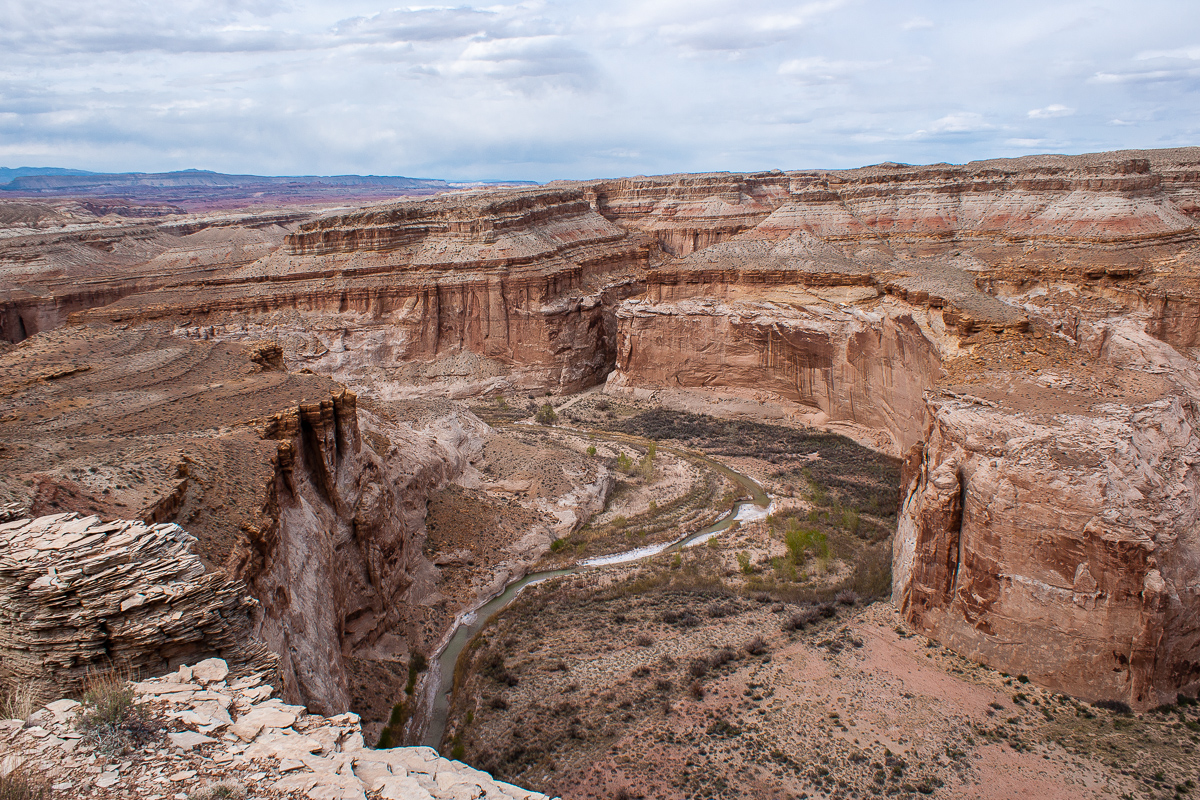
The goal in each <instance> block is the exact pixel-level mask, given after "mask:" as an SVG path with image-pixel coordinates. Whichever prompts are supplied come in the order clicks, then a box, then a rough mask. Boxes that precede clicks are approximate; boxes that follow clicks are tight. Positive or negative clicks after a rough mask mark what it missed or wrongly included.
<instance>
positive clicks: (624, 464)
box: [617, 453, 633, 475]
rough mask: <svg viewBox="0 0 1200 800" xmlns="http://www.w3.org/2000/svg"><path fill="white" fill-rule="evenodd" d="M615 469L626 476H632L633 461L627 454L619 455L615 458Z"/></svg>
mask: <svg viewBox="0 0 1200 800" xmlns="http://www.w3.org/2000/svg"><path fill="white" fill-rule="evenodd" d="M617 469H618V470H619V471H620V472H623V473H625V474H626V475H632V474H633V459H632V458H630V457H629V455H628V454H627V453H621V454H620V455H619V456H617Z"/></svg>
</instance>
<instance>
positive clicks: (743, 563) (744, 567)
mask: <svg viewBox="0 0 1200 800" xmlns="http://www.w3.org/2000/svg"><path fill="white" fill-rule="evenodd" d="M737 560H738V568H739V569H740V570H741V571H742V574H743V575H753V574H754V565H753V564H751V563H750V554H749V553H747V552H746V551H745V550H743V551H742V552H740V553H738V554H737Z"/></svg>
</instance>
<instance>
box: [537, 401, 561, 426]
mask: <svg viewBox="0 0 1200 800" xmlns="http://www.w3.org/2000/svg"><path fill="white" fill-rule="evenodd" d="M533 418H534V420H535V421H536V422H537V424H538V425H553V424H555V423H556V422H558V414H556V413H555V412H554V406H552V405H550V404H549V403H543V404H542V407H541V408H539V409H538V410H537V413H536V414H535V415H534V417H533Z"/></svg>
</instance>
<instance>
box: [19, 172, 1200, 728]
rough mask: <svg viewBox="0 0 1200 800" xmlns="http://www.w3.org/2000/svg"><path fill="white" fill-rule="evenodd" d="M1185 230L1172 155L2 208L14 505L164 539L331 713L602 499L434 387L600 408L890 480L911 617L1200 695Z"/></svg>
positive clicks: (1107, 689) (423, 709) (1188, 222)
mask: <svg viewBox="0 0 1200 800" xmlns="http://www.w3.org/2000/svg"><path fill="white" fill-rule="evenodd" d="M6 208H7V209H8V210H5V209H6ZM18 212H19V213H18ZM0 213H7V214H9V216H10V217H11V218H12V219H16V220H23V219H27V218H28V215H29V213H32V212H28V210H27V209H26V210H25V211H22V210H21V209H15V208H8V207H7V206H6V205H5V204H4V203H2V202H0ZM22 214H25V216H24V217H23V216H21V215H22ZM34 216H36V215H34ZM1198 220H1200V149H1197V148H1185V149H1177V150H1160V151H1125V152H1118V153H1101V154H1092V155H1086V156H1031V157H1027V158H1021V159H1014V160H994V161H984V162H974V163H970V164H966V165H949V164H938V165H931V166H908V165H898V164H883V165H877V166H874V167H867V168H863V169H858V170H802V171H793V172H779V171H775V172H766V173H755V174H729V173H712V174H701V175H670V176H654V177H636V178H627V179H621V180H605V181H583V182H564V183H555V184H551V185H548V186H543V187H537V188H518V189H505V190H491V191H469V192H456V193H447V194H442V195H439V196H437V197H433V198H429V199H422V200H412V201H404V202H399V203H392V204H388V205H382V206H373V207H367V208H361V209H355V210H346V211H342V212H338V213H328V214H323V215H313V214H312V213H311V211H308V210H295V209H293V210H287V209H284V210H273V211H263V212H255V213H239V214H233V213H228V214H215V213H208V214H198V215H190V216H189V215H185V216H181V215H172V216H165V217H162V218H151V217H145V218H140V219H132V220H127V221H125V222H120V223H107V222H106V223H104V224H100V223H88V224H80V223H78V222H73V221H71V220H65V219H64V220H59V221H58V222H55V221H53V220H50V221H49V222H46V221H43V222H42V223H38V224H37V225H36V226H35V225H32V224H28V223H26V222H12V223H9V226H8V227H7V228H6V229H5V230H4V232H3V238H0V271H2V272H3V275H4V287H5V291H4V292H3V293H0V336H2V337H3V339H4V340H6V341H7V342H8V343H9V344H7V345H6V349H5V350H4V352H3V354H2V355H0V376H2V377H3V393H2V396H0V445H2V447H3V450H0V456H3V461H2V462H0V463H2V464H3V470H2V471H0V496H2V497H3V499H5V500H6V501H9V502H12V503H14V504H16V506H17V507H19V508H20V509H21V510H23V511H27V512H31V513H33V514H48V513H55V512H60V511H61V512H65V511H74V512H80V513H84V514H96V515H98V516H100V517H102V518H109V517H120V518H140V519H143V520H145V521H147V522H150V523H164V522H178V523H179V524H180V525H182V526H183V527H184V528H185V529H186V530H187V531H188V532H189V533H191V534H192V535H194V536H196V537H197V539H198V541H197V543H196V551H197V553H198V554H199V555H200V557H201V558H202V559H204V562H205V564H206V565H207V568H208V569H211V570H222V571H224V572H225V573H226V574H227V575H229V576H230V577H232V578H236V579H238V580H242V581H244V582H245V584H246V586H247V587H248V589H247V591H248V592H249V594H250V595H251V596H253V597H254V598H255V599H256V601H257V602H258V603H259V604H260V605H261V613H260V616H259V619H258V622H256V623H255V624H256V625H257V626H258V627H257V628H255V629H254V631H253V633H254V635H255V636H258V637H261V639H262V640H263V641H264V642H265V643H266V644H267V645H268V647H269V648H270V649H271V650H272V651H273V652H275V653H276V654H277V655H278V657H279V658H280V669H281V672H282V675H283V679H282V691H283V694H284V697H285V699H287V700H288V701H289V702H303V703H305V704H306V705H309V706H310V707H312V708H314V709H317V710H322V711H327V712H330V713H334V712H340V711H345V710H347V709H348V707H349V704H350V703H351V702H352V700H353V701H354V702H359V703H369V702H376V704H378V702H377V701H371V700H370V699H369V695H370V694H371V692H370V690H369V687H370V686H372V685H378V684H379V683H380V682H381V681H385V680H387V681H391V684H389V685H391V686H393V687H395V686H400V685H403V683H404V677H405V676H404V675H403V674H400V673H397V674H391V673H389V672H388V670H390V669H392V666H390V665H392V664H394V663H397V661H404V660H409V661H411V654H412V653H415V652H423V653H426V654H430V653H433V652H436V651H437V650H438V649H439V648H440V647H441V646H442V645H443V644H444V643H445V637H446V636H447V635H448V632H449V631H450V630H451V629H452V627H453V623H454V619H455V617H456V616H457V615H459V614H460V613H461V612H464V611H466V610H469V609H470V608H472V607H473V606H474V605H475V604H477V603H478V602H480V601H481V600H483V599H486V598H487V597H488V596H490V594H492V593H494V592H495V591H496V590H497V589H498V588H500V587H502V586H503V585H504V584H505V583H507V582H508V581H509V580H511V579H512V578H513V577H516V576H519V575H520V574H521V573H523V572H524V570H525V569H527V568H528V566H529V565H530V564H532V563H534V562H535V561H536V560H537V559H538V558H539V557H541V555H542V554H543V553H545V552H546V551H547V549H548V548H549V547H550V544H551V542H552V541H554V540H556V539H560V538H562V537H563V536H565V535H567V534H570V533H571V532H572V531H575V530H577V529H578V528H579V526H580V525H582V524H583V522H584V520H586V519H588V518H589V517H590V516H591V515H592V514H593V513H595V512H596V511H598V510H600V509H601V508H602V507H603V506H604V504H605V499H606V497H607V493H608V491H609V490H610V489H611V486H612V476H611V475H607V476H606V475H605V474H603V473H604V470H599V469H597V468H596V466H595V464H593V463H592V462H589V461H588V460H587V459H582V458H581V456H580V454H579V452H577V451H574V450H571V451H570V453H568V452H567V450H570V447H567V446H566V445H563V447H565V448H566V449H565V450H558V451H553V452H551V450H549V449H547V447H548V446H545V445H542V444H539V443H537V442H534V441H533V440H528V441H527V440H525V439H521V438H520V435H518V434H512V435H511V436H510V435H508V434H504V435H501V434H500V433H497V432H496V430H494V429H493V428H490V427H489V426H487V425H484V423H483V422H482V421H480V420H479V419H478V417H476V416H475V415H474V414H472V413H471V412H469V411H466V410H465V408H464V407H463V406H462V405H461V404H456V403H455V402H447V400H446V399H447V398H448V399H450V400H452V401H458V400H464V399H469V400H472V401H473V402H478V401H480V399H483V400H486V401H487V402H489V403H491V402H494V399H495V398H498V397H503V398H507V399H508V400H509V401H512V400H514V399H515V398H520V399H521V400H520V402H521V403H522V404H523V403H524V398H534V397H536V398H547V397H548V398H549V399H551V400H553V401H554V402H555V403H557V404H559V405H560V410H561V408H565V404H566V403H567V402H571V401H570V400H568V396H569V395H573V394H575V393H578V392H581V391H583V390H587V389H590V388H592V387H598V386H602V387H603V391H604V392H605V393H606V396H609V397H612V398H614V399H620V398H625V399H628V400H630V401H631V402H632V401H637V402H643V401H646V402H653V403H654V404H657V406H659V407H663V408H668V409H684V410H689V411H701V412H705V413H713V414H717V415H723V416H729V415H730V414H735V415H741V416H742V417H743V418H745V417H747V416H749V417H753V418H758V419H765V418H770V419H772V420H775V421H777V422H780V423H784V424H787V425H792V426H798V425H809V426H816V427H820V428H825V429H831V430H835V431H839V432H842V433H845V434H847V435H849V436H851V437H852V438H854V439H855V440H857V441H860V442H867V443H869V444H871V446H873V447H874V448H876V449H877V450H880V451H882V452H885V453H888V454H890V455H892V456H895V457H897V458H901V459H903V470H902V474H901V478H900V485H899V487H898V490H899V496H900V508H899V513H898V516H897V518H896V519H897V521H896V529H895V531H894V537H893V538H892V559H891V566H892V587H891V601H892V602H893V603H894V604H895V606H896V608H897V609H898V610H899V612H900V614H901V615H902V617H903V619H904V621H905V622H906V624H908V625H910V626H912V628H913V629H915V630H917V631H920V632H921V633H923V634H925V635H927V636H928V637H929V638H930V639H931V640H935V641H937V642H940V643H942V644H944V645H946V646H948V647H949V648H952V649H953V651H955V652H956V653H958V654H959V655H960V656H964V657H966V658H969V659H971V660H973V661H976V662H979V663H983V664H987V665H989V666H991V667H993V668H995V669H998V670H1002V671H1004V672H1008V673H1011V674H1014V675H1017V674H1020V675H1024V676H1027V677H1028V678H1029V679H1030V680H1032V681H1033V682H1034V683H1036V684H1038V685H1040V686H1041V687H1044V688H1045V689H1047V690H1049V691H1053V692H1061V693H1065V694H1068V695H1071V696H1073V697H1076V698H1081V699H1084V700H1088V701H1099V700H1107V701H1120V702H1123V703H1128V704H1130V705H1131V706H1133V707H1134V708H1136V709H1146V708H1151V707H1154V706H1158V705H1159V704H1161V703H1164V702H1169V701H1174V700H1175V698H1176V697H1177V696H1178V695H1179V694H1180V693H1184V694H1190V695H1192V696H1194V695H1195V693H1196V690H1197V688H1198V687H1200V541H1198V539H1197V537H1198V536H1200V533H1198V531H1200V525H1198V524H1197V523H1198V522H1200V519H1198V518H1200V504H1198V502H1197V497H1200V493H1198V492H1197V489H1198V488H1200V487H1198V485H1197V482H1198V477H1200V476H1198V475H1197V472H1196V467H1195V464H1196V463H1197V459H1200V453H1197V452H1196V451H1197V447H1198V445H1197V438H1196V436H1195V426H1196V424H1197V422H1198V415H1200V410H1198V406H1197V400H1198V399H1200V394H1198V393H1200V372H1198V371H1197V366H1196V361H1195V356H1194V352H1195V350H1194V348H1196V347H1197V346H1200V229H1198V227H1197V226H1198ZM538 402H539V403H540V402H542V400H541V399H539V400H538ZM497 436H499V437H500V438H502V439H504V442H503V444H502V446H501V445H500V444H489V443H493V442H496V441H499V440H497V439H495V438H493V437H497ZM505 436H507V437H508V438H504V437H505ZM514 437H515V438H514ZM489 447H490V448H491V449H489ZM522 448H524V449H522ZM593 451H594V448H593ZM513 453H518V454H524V455H518V456H512V454H513ZM785 455H786V454H785ZM564 459H565V460H564ZM546 464H551V465H556V464H557V465H565V466H551V467H547V468H545V469H543V466H539V465H546ZM506 470H507V471H506ZM589 470H590V471H589ZM518 473H519V474H518ZM680 474H683V473H682V472H681V473H680ZM552 475H553V476H556V477H554V479H553V480H551V477H550V476H552ZM563 476H566V477H565V478H564V477H563ZM564 481H565V482H564ZM447 487H460V488H455V489H453V491H456V492H476V493H477V494H475V495H471V496H472V497H474V498H476V499H475V500H473V501H472V502H479V503H482V504H483V505H481V506H478V507H477V509H476V510H477V512H478V513H479V514H484V515H485V516H482V517H477V518H488V519H492V518H493V517H488V516H486V515H490V514H495V515H497V516H495V517H494V519H497V520H501V522H498V523H496V526H495V530H496V531H501V533H497V534H495V538H494V539H492V540H489V543H488V545H487V546H486V547H478V546H476V547H475V549H474V550H473V552H474V553H475V555H472V556H471V557H470V558H468V556H466V555H463V554H462V552H463V551H461V549H453V552H450V549H452V548H448V549H447V550H446V551H445V552H438V551H437V550H436V548H433V549H432V550H431V549H430V547H427V546H426V544H427V543H428V541H429V539H428V538H427V537H428V536H429V529H428V525H427V523H429V522H430V521H433V520H434V519H435V516H434V515H435V512H437V513H442V511H438V509H442V510H443V511H444V510H445V508H446V502H447V501H446V497H447V496H448V495H446V494H444V493H445V492H446V491H450V489H448V488H447ZM472 508H476V507H472ZM480 509H482V510H480ZM568 512H569V519H567V516H568ZM447 513H448V512H447ZM472 513H475V512H472ZM556 515H557V516H556ZM438 519H443V520H444V519H445V517H439V518H438ZM448 524H449V523H444V522H443V528H442V530H446V529H447V528H446V525H448ZM489 530H490V528H489ZM889 533H890V531H889ZM489 535H492V534H489ZM447 541H449V540H447ZM460 544H462V542H457V540H456V543H455V544H453V548H459V545H460ZM467 544H468V545H469V544H470V542H469V541H468V542H467ZM468 549H469V548H468ZM485 553H486V555H484V554H485ZM475 559H478V563H476V561H475ZM468 562H470V563H468ZM455 565H457V566H455ZM459 569H461V570H462V572H461V573H460V572H455V570H459ZM455 575H459V576H460V577H458V578H456V577H454V576H455ZM339 576H349V577H347V578H344V579H343V578H342V577H339ZM467 576H469V577H467ZM456 581H458V582H457V583H456ZM196 655H206V654H203V653H197V654H189V655H188V657H189V658H191V657H194V656H196ZM168 661H169V659H168ZM175 666H177V664H172V663H164V664H163V668H164V670H165V669H169V668H174V667H175ZM422 680H424V679H422ZM421 685H422V686H425V685H426V684H424V683H422V684H421ZM356 687H357V688H356ZM422 691H424V690H422ZM422 691H418V692H417V693H416V695H415V697H416V698H417V699H416V700H414V701H413V703H412V704H411V705H410V706H408V707H406V708H407V709H408V710H407V711H406V713H408V714H410V715H411V716H410V717H407V718H406V719H408V720H409V721H408V722H406V723H405V724H406V725H407V726H408V727H407V728H405V730H406V731H407V733H406V735H407V736H409V737H410V738H412V740H413V741H416V740H417V739H419V738H420V734H421V731H422V729H423V728H424V727H425V726H427V725H428V724H429V716H428V714H429V707H428V695H422ZM433 691H436V687H435V689H434V690H433ZM398 694H399V691H394V694H393V695H392V696H397V695H398ZM422 697H424V698H425V699H421V698H422ZM355 698H357V699H355ZM384 710H385V711H386V704H384ZM382 716H386V714H383V715H382Z"/></svg>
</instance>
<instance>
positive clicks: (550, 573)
mask: <svg viewBox="0 0 1200 800" xmlns="http://www.w3.org/2000/svg"><path fill="white" fill-rule="evenodd" d="M603 438H612V439H615V440H619V441H623V442H626V443H629V444H633V443H635V442H637V441H638V440H637V439H635V438H634V437H625V436H609V435H604V437H603ZM659 449H660V450H663V451H665V452H669V453H672V454H674V455H677V456H681V457H684V458H690V459H694V460H697V461H701V462H703V463H704V464H705V465H706V466H708V467H710V468H711V469H713V470H715V471H716V472H719V473H721V474H722V475H724V476H725V477H727V478H729V479H730V480H732V481H734V482H735V483H736V484H738V485H739V486H740V487H741V488H742V489H743V490H744V492H745V493H746V494H749V495H750V498H751V499H749V500H738V501H737V502H735V503H734V504H733V507H732V508H731V509H730V510H729V511H728V512H726V513H725V515H724V516H722V517H721V518H720V519H718V520H717V521H716V522H713V523H712V524H710V525H706V526H705V527H703V528H701V529H700V530H698V531H695V532H693V533H689V534H687V535H685V536H682V537H680V538H678V539H676V540H674V541H671V542H663V543H660V544H653V545H647V546H645V547H638V548H635V549H633V550H626V551H623V552H619V553H611V554H609V555H604V556H595V557H593V558H587V559H584V560H582V561H579V562H577V563H576V564H575V566H573V567H567V568H565V569H552V570H545V571H543V572H531V573H529V574H528V575H526V576H525V577H524V578H521V579H520V580H517V581H514V582H512V583H510V584H509V585H508V586H507V587H506V588H505V589H504V591H503V592H502V593H501V594H499V595H497V596H496V597H493V598H492V599H491V600H489V601H487V602H486V603H484V604H483V605H481V606H479V607H478V608H476V609H474V610H473V611H470V612H468V613H466V614H464V615H462V616H461V617H460V618H459V619H458V620H457V622H456V627H455V629H454V633H453V635H452V636H451V637H450V641H449V642H447V644H446V646H445V647H444V648H442V650H441V652H439V653H438V654H437V655H436V656H435V657H434V658H433V659H432V664H431V665H430V669H431V671H433V673H434V675H433V676H431V677H434V678H435V679H436V680H435V681H433V682H431V686H430V689H429V691H430V692H431V693H432V695H433V696H432V705H431V711H430V718H429V729H428V731H427V732H426V734H425V741H424V744H426V745H428V746H430V747H434V748H436V747H439V746H440V745H441V740H442V734H443V733H444V732H445V729H446V722H447V719H448V716H449V712H450V694H451V692H452V691H453V688H454V667H455V664H457V663H458V657H459V654H460V653H462V650H463V648H464V647H466V645H467V643H468V642H470V641H471V639H472V638H473V637H474V636H475V634H476V633H478V632H479V631H480V630H482V629H483V627H484V625H486V624H487V622H488V620H490V619H491V618H492V617H494V616H495V615H496V614H498V613H499V612H500V611H502V610H503V609H504V608H505V607H507V606H508V604H509V603H511V602H512V601H513V600H515V599H516V597H517V595H518V594H520V592H521V590H522V589H524V588H525V587H526V586H532V585H533V584H535V583H541V582H542V581H545V580H549V579H550V578H557V577H558V576H560V575H573V574H576V573H579V572H583V571H585V570H589V569H597V568H599V567H604V566H609V565H612V564H624V563H627V562H630V561H637V560H639V559H642V558H648V557H650V556H653V555H658V554H659V553H663V552H670V551H675V550H680V549H682V548H684V547H688V546H691V545H697V544H701V543H703V542H706V541H708V540H709V539H711V538H712V537H713V536H715V535H717V534H718V533H720V532H721V531H724V530H727V529H728V528H729V527H730V526H732V525H733V524H734V523H735V522H744V521H749V520H756V519H762V518H763V517H765V516H766V515H767V513H768V511H769V507H770V498H769V497H768V496H767V493H766V491H765V490H764V489H763V488H762V487H761V486H759V485H758V483H757V482H755V481H754V480H753V479H751V478H749V477H747V476H745V475H743V474H741V473H740V472H735V471H734V470H732V469H730V468H729V467H727V466H725V465H724V464H722V463H720V462H719V461H714V460H713V459H711V458H709V457H708V456H704V455H700V454H699V453H693V452H689V451H686V450H680V449H678V448H674V447H663V446H661V445H660V446H659ZM443 687H446V688H445V690H443ZM427 696H428V695H427Z"/></svg>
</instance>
